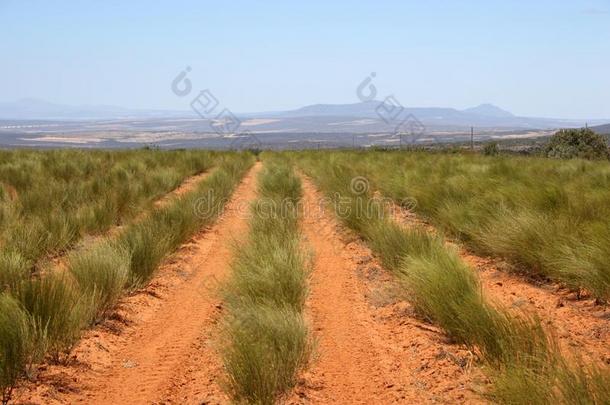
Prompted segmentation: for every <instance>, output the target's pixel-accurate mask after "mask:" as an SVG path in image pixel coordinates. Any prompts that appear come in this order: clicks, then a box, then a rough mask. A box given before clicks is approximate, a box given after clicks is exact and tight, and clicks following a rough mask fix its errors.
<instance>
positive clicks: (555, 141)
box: [545, 128, 610, 160]
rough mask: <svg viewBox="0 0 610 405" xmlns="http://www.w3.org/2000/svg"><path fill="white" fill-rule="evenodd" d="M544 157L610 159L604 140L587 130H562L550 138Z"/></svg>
mask: <svg viewBox="0 0 610 405" xmlns="http://www.w3.org/2000/svg"><path fill="white" fill-rule="evenodd" d="M545 155H546V156H547V157H550V158H560V159H573V158H581V159H590V160H601V159H608V158H610V153H609V152H608V144H607V143H606V139H605V138H604V137H603V136H601V135H598V134H596V133H595V132H593V131H592V130H590V129H588V128H581V129H562V130H560V131H558V132H557V133H556V134H555V135H553V136H552V137H551V141H550V142H549V144H548V145H547V147H546V149H545Z"/></svg>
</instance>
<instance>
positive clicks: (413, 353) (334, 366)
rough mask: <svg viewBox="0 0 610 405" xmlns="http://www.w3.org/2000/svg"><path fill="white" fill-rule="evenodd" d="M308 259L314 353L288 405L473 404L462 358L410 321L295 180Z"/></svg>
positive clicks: (353, 243) (373, 263)
mask: <svg viewBox="0 0 610 405" xmlns="http://www.w3.org/2000/svg"><path fill="white" fill-rule="evenodd" d="M303 189H304V197H303V205H304V221H303V233H304V236H305V238H306V245H307V246H308V247H309V248H310V249H311V250H312V253H313V255H314V259H313V260H314V263H313V266H314V268H313V271H312V274H311V281H310V296H309V299H308V302H307V306H306V313H307V317H308V319H309V322H310V324H311V327H312V330H313V335H314V339H315V342H316V351H315V354H314V359H313V360H312V364H311V365H310V367H309V368H308V370H307V371H305V372H304V373H303V375H302V376H300V379H299V383H298V385H297V387H296V388H295V390H294V392H293V394H292V395H291V396H290V397H289V398H288V400H287V402H288V403H293V404H307V403H315V404H324V403H329V404H330V403H333V404H356V403H362V404H364V403H380V404H381V403H395V402H401V403H464V402H468V403H476V402H482V401H481V399H480V397H478V396H477V395H476V394H475V391H476V390H477V389H480V388H481V387H482V386H483V385H484V384H485V381H484V377H482V375H481V373H480V372H479V370H477V369H476V368H475V367H473V366H472V359H473V356H472V354H471V353H469V352H468V351H467V350H465V349H463V348H461V347H459V346H456V345H452V344H449V343H448V342H447V341H446V338H445V336H444V334H443V333H442V332H441V331H440V330H438V329H436V328H435V327H433V326H430V325H427V324H424V323H423V322H420V321H419V320H417V319H416V318H415V317H414V316H413V308H412V307H411V305H410V304H409V303H408V302H406V301H405V300H404V299H403V297H401V292H400V289H399V288H398V287H397V286H396V284H395V282H394V280H393V279H392V277H391V275H389V274H388V273H387V272H386V271H384V270H383V269H382V268H381V266H380V265H379V263H378V262H377V260H376V259H375V258H373V256H372V254H371V251H370V250H369V249H368V248H367V247H365V245H364V244H363V243H362V242H361V241H360V240H358V239H357V238H356V237H355V236H354V235H353V234H352V233H350V232H349V231H348V230H346V229H345V228H344V227H343V226H342V225H340V224H339V223H338V221H337V219H336V218H335V217H334V214H333V213H332V212H331V211H332V209H331V208H326V209H324V208H323V206H322V205H320V202H321V201H323V197H322V195H321V194H320V193H319V192H318V191H317V190H316V189H315V188H314V186H313V185H312V183H311V181H310V180H309V179H307V178H303Z"/></svg>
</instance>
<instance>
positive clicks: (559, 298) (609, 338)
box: [390, 205, 610, 365]
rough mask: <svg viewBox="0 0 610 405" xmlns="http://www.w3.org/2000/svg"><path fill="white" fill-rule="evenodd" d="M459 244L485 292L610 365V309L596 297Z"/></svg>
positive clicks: (574, 349) (408, 218)
mask: <svg viewBox="0 0 610 405" xmlns="http://www.w3.org/2000/svg"><path fill="white" fill-rule="evenodd" d="M390 212H392V213H393V214H394V215H395V218H396V219H397V220H398V221H400V222H401V223H402V224H404V225H406V226H412V225H419V226H423V227H424V228H426V229H428V231H430V232H436V230H435V229H434V227H432V226H431V225H429V224H426V223H424V222H423V221H422V220H421V219H419V218H418V217H417V216H416V215H415V214H414V213H412V212H410V211H407V210H405V209H402V208H400V207H397V206H395V205H394V206H392V207H391V209H390ZM447 243H448V244H450V245H453V246H455V247H456V248H457V249H458V251H459V254H460V256H461V257H462V259H463V260H464V261H465V262H466V263H467V264H469V265H470V266H471V267H472V268H473V269H476V270H477V272H478V275H479V278H480V280H481V286H482V288H483V292H484V294H486V295H487V296H488V297H489V299H491V300H492V301H493V302H496V303H497V304H499V305H501V306H502V307H505V308H508V309H510V310H512V311H514V312H515V313H517V314H518V313H520V312H525V313H529V314H536V315H537V316H538V317H539V318H540V319H541V321H542V322H543V323H544V324H545V326H546V329H547V331H548V332H550V333H552V334H554V335H555V336H556V338H557V340H558V342H559V345H560V347H561V349H562V351H563V352H564V353H565V354H567V355H569V356H574V355H575V356H578V357H582V358H583V359H584V360H586V361H587V362H592V363H593V364H607V365H610V307H608V305H598V304H596V303H595V300H594V299H593V298H581V299H578V298H577V296H576V293H574V292H570V291H569V290H568V289H566V288H564V287H562V286H561V285H560V284H559V283H552V282H542V281H537V280H534V279H530V278H528V277H526V276H524V275H520V274H518V273H516V272H514V271H512V270H513V268H512V267H511V266H510V265H509V264H508V263H506V262H504V261H502V260H500V259H497V258H491V257H481V256H478V255H476V254H474V253H472V252H471V251H469V250H468V249H467V248H465V247H464V246H462V245H461V244H460V243H459V242H456V241H452V240H447Z"/></svg>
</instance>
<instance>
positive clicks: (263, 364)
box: [223, 304, 310, 404]
mask: <svg viewBox="0 0 610 405" xmlns="http://www.w3.org/2000/svg"><path fill="white" fill-rule="evenodd" d="M240 311H242V312H241V313H240V314H239V315H238V316H231V317H230V318H229V320H227V324H226V329H227V331H228V336H227V339H228V344H227V345H226V347H225V349H224V350H223V359H224V363H225V368H226V371H227V375H228V381H227V383H228V386H229V389H230V392H231V394H232V396H233V397H234V398H236V399H238V400H243V401H246V402H248V403H254V404H273V403H275V401H276V399H277V397H278V395H279V394H281V393H282V392H285V391H286V390H287V389H289V388H290V387H292V386H294V384H295V382H296V381H295V379H296V372H297V371H298V370H300V369H301V368H302V367H303V366H304V364H306V363H307V361H308V357H309V352H310V345H309V337H308V333H309V331H308V328H307V325H306V324H305V322H304V321H303V317H302V315H301V314H300V313H299V312H297V311H295V310H294V309H293V308H290V307H286V308H282V307H277V306H275V305H274V306H266V305H265V304H258V305H256V306H253V307H245V306H244V307H241V308H240Z"/></svg>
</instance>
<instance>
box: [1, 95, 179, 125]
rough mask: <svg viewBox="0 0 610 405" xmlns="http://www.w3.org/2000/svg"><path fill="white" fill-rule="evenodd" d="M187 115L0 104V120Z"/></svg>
mask: <svg viewBox="0 0 610 405" xmlns="http://www.w3.org/2000/svg"><path fill="white" fill-rule="evenodd" d="M185 114H186V113H185V112H184V111H162V110H135V109H129V108H123V107H116V106H110V105H83V106H70V105H63V104H54V103H49V102H48V101H44V100H38V99H34V98H25V99H21V100H18V101H16V102H13V103H0V119H4V120H59V121H61V120H94V119H124V118H136V117H139V118H142V117H161V116H176V115H185Z"/></svg>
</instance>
